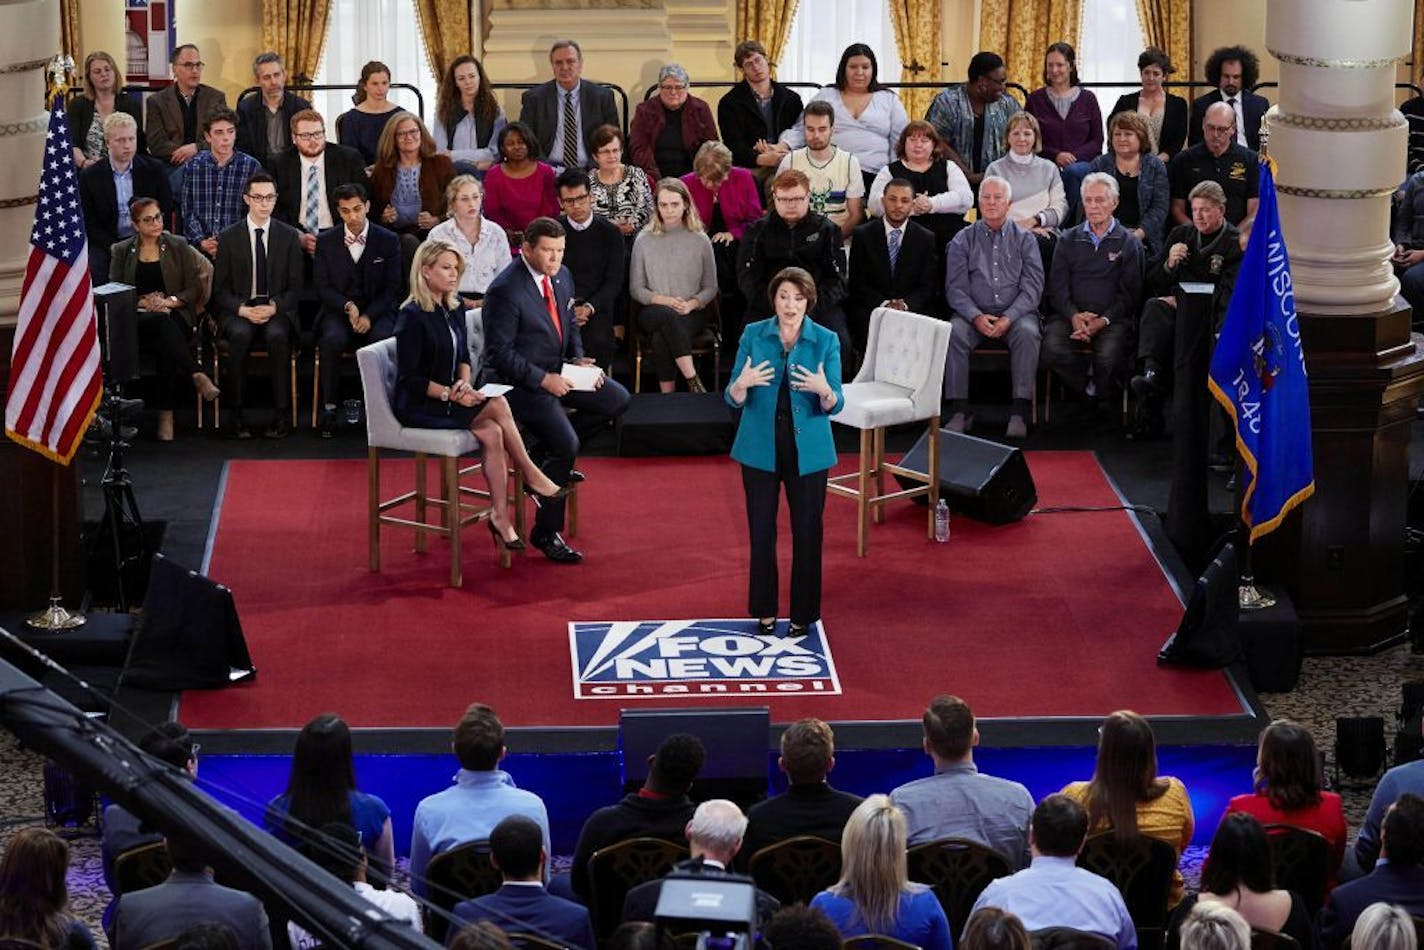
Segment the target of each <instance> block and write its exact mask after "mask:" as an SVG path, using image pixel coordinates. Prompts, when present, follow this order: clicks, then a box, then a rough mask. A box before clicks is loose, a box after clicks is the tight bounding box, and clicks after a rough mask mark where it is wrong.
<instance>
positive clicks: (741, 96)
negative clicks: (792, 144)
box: [717, 40, 803, 182]
mask: <svg viewBox="0 0 1424 950" xmlns="http://www.w3.org/2000/svg"><path fill="white" fill-rule="evenodd" d="M732 63H733V65H734V66H736V68H737V69H739V70H741V73H742V81H741V82H739V83H737V84H736V85H735V86H733V87H732V88H731V89H729V90H728V91H727V92H726V94H725V95H723V96H722V98H721V99H720V100H719V101H718V103H717V125H718V126H719V127H720V128H721V130H722V141H723V142H725V143H726V145H727V148H729V149H731V152H732V161H734V162H736V164H737V166H738V167H739V168H747V169H751V170H752V171H753V172H754V173H755V174H756V177H757V180H758V181H759V182H766V181H770V180H771V177H772V175H773V174H774V169H775V168H776V167H777V166H778V165H780V164H781V159H782V157H783V156H784V155H785V154H786V152H787V151H788V150H789V149H788V147H787V146H785V145H783V144H782V143H781V141H780V139H781V134H782V133H783V132H785V131H786V130H787V129H789V128H791V127H793V126H794V125H795V124H796V123H797V121H798V120H799V119H800V118H801V109H802V107H803V106H802V102H801V96H800V95H799V94H798V93H797V92H796V90H794V89H791V88H789V87H787V86H783V85H782V84H781V83H779V82H776V81H775V80H774V79H772V78H771V60H770V57H768V56H767V54H766V47H764V46H762V45H761V43H759V42H757V41H756V40H742V41H741V42H740V43H738V44H737V49H736V51H735V52H734V53H733V54H732Z"/></svg>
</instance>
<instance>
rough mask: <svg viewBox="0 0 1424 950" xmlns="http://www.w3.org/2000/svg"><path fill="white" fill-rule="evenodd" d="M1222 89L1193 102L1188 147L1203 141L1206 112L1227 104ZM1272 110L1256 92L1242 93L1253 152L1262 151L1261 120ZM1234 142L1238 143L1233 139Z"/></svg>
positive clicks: (1247, 135)
mask: <svg viewBox="0 0 1424 950" xmlns="http://www.w3.org/2000/svg"><path fill="white" fill-rule="evenodd" d="M1225 101H1226V98H1225V97H1224V96H1222V94H1221V90H1220V89H1213V90H1212V91H1211V92H1209V93H1207V94H1206V95H1204V96H1197V97H1196V98H1195V99H1193V100H1192V117H1191V118H1190V119H1189V120H1188V121H1187V146H1188V147H1190V146H1193V145H1195V144H1197V143H1198V142H1200V141H1201V140H1202V137H1203V135H1204V133H1203V131H1202V122H1203V121H1205V119H1206V110H1207V109H1208V108H1209V107H1211V106H1213V105H1215V104H1216V103H1218V102H1225ZM1270 108H1271V104H1270V103H1269V102H1268V101H1266V97H1265V96H1258V95H1256V94H1255V93H1254V92H1244V91H1243V92H1242V93H1241V111H1242V114H1243V115H1245V116H1246V147H1247V148H1249V149H1250V150H1251V151H1253V152H1259V151H1260V150H1261V119H1262V118H1264V117H1265V115H1266V111H1267V110H1268V109H1270ZM1232 141H1233V142H1234V141H1236V140H1235V139H1232Z"/></svg>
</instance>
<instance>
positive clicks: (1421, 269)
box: [79, 170, 1424, 323]
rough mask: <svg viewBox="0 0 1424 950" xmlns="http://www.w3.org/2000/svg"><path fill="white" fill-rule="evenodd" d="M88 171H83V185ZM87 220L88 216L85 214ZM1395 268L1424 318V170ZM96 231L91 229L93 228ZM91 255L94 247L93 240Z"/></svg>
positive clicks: (1405, 211) (1400, 224)
mask: <svg viewBox="0 0 1424 950" xmlns="http://www.w3.org/2000/svg"><path fill="white" fill-rule="evenodd" d="M85 175H86V173H85V172H80V174H79V181H80V184H81V185H82V184H83V182H84V180H85ZM85 220H86V221H87V220H88V216H87V215H86V216H85ZM1392 230H1393V232H1394V269H1395V273H1396V274H1398V275H1399V292H1400V293H1401V294H1403V295H1404V299H1405V300H1407V301H1409V306H1411V307H1413V308H1414V313H1415V314H1416V315H1417V316H1415V317H1414V318H1413V319H1414V322H1415V323H1419V322H1421V321H1424V170H1420V171H1417V172H1415V173H1414V174H1413V175H1411V176H1409V180H1408V181H1407V182H1406V183H1405V186H1404V200H1403V201H1401V202H1399V203H1398V204H1397V205H1396V206H1395V212H1394V226H1393V229H1392ZM90 233H91V234H92V233H93V232H92V231H91V232H90ZM89 253H90V255H91V256H92V255H93V253H94V247H93V245H92V244H91V245H90V247H89Z"/></svg>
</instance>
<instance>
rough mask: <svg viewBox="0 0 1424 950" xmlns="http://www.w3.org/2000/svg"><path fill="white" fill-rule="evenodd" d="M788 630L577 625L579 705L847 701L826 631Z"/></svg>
mask: <svg viewBox="0 0 1424 950" xmlns="http://www.w3.org/2000/svg"><path fill="white" fill-rule="evenodd" d="M785 631H786V627H785V625H784V624H782V625H779V626H778V628H777V633H775V634H771V635H767V634H762V633H759V632H758V631H757V623H756V621H755V620H748V619H737V620H662V621H659V620H644V621H622V622H598V623H571V624H569V653H570V658H571V660H572V664H573V673H574V698H575V699H644V698H647V699H656V698H659V697H667V696H676V697H687V696H703V697H709V698H715V697H731V696H771V695H783V696H785V695H795V694H806V693H820V694H823V695H839V694H840V691H841V683H840V679H839V677H837V675H836V665H835V661H834V660H833V659H832V658H831V650H830V646H829V645H828V644H827V643H826V634H825V630H824V629H823V628H822V627H821V625H820V624H819V623H817V624H815V625H814V626H812V628H811V630H810V632H809V633H808V634H807V635H806V636H804V637H788V636H786V633H785Z"/></svg>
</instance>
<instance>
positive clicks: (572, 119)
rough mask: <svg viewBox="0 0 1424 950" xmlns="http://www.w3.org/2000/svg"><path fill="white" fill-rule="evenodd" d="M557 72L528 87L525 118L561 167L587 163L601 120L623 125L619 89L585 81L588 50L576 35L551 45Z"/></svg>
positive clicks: (557, 167)
mask: <svg viewBox="0 0 1424 950" xmlns="http://www.w3.org/2000/svg"><path fill="white" fill-rule="evenodd" d="M549 65H550V66H551V67H553V70H554V78H553V79H551V80H549V81H548V82H545V83H540V84H539V85H537V86H535V87H534V88H533V89H530V90H528V91H527V92H525V93H524V96H523V98H522V99H521V101H520V107H519V121H520V122H523V123H524V124H525V125H527V126H529V127H530V128H531V129H533V130H534V135H535V136H536V137H537V138H538V139H539V151H540V152H541V153H542V157H543V159H544V161H546V162H548V163H549V164H550V165H552V166H554V170H555V171H563V170H564V169H565V168H587V167H588V166H589V165H590V164H591V160H592V157H593V149H592V148H591V147H590V146H589V144H588V139H589V136H591V135H593V132H594V130H595V129H597V128H598V127H599V126H601V125H612V126H617V125H618V124H619V123H618V108H617V106H615V105H614V104H613V93H612V92H611V91H610V90H608V89H606V88H604V87H603V86H600V85H599V84H598V83H596V82H584V81H583V50H582V49H581V48H580V47H579V45H578V43H576V42H575V41H573V40H556V41H555V42H554V45H553V46H552V47H551V48H550V50H549Z"/></svg>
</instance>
